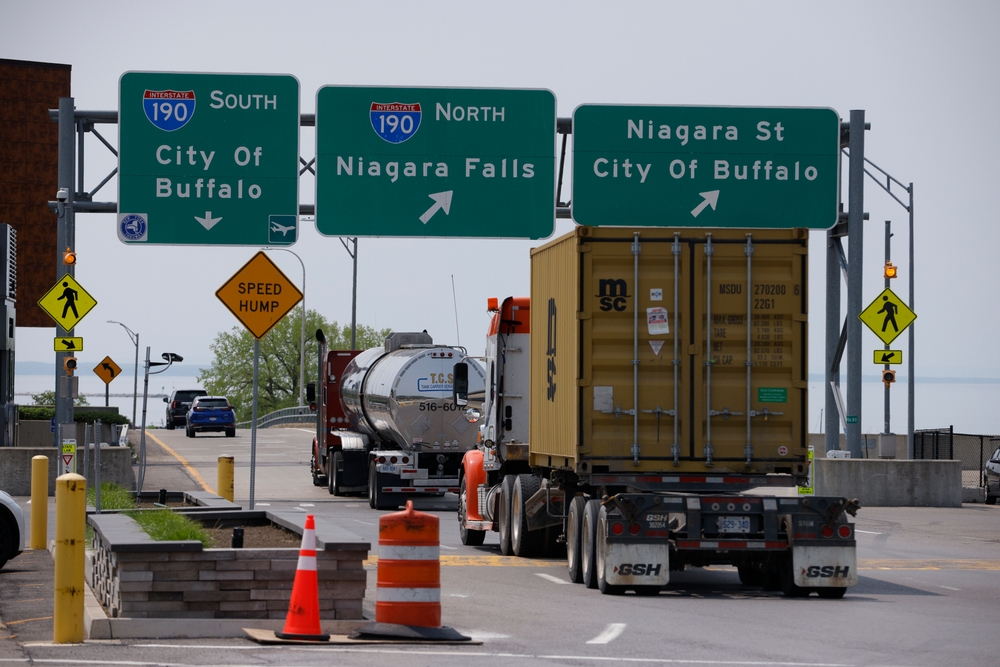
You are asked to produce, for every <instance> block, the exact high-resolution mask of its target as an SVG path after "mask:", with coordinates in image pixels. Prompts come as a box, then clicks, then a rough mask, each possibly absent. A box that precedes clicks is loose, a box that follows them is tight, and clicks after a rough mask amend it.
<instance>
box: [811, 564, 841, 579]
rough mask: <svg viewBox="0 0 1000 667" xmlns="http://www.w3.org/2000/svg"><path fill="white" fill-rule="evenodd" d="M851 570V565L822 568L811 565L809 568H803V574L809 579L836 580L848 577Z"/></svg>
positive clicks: (825, 566)
mask: <svg viewBox="0 0 1000 667" xmlns="http://www.w3.org/2000/svg"><path fill="white" fill-rule="evenodd" d="M850 571H851V568H850V566H849V565H845V566H843V567H841V566H839V565H837V566H834V565H824V566H823V567H820V566H819V565H810V566H809V567H808V568H805V567H804V568H802V574H804V575H805V576H806V577H808V578H809V579H817V578H818V579H835V578H837V577H846V576H847V575H848V573H850Z"/></svg>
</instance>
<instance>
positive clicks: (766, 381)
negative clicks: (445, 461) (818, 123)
mask: <svg viewBox="0 0 1000 667" xmlns="http://www.w3.org/2000/svg"><path fill="white" fill-rule="evenodd" d="M807 242H808V231H807V230H800V229H785V230H771V229H769V230H750V229H744V230H705V229H698V230H668V229H652V228H643V229H627V228H612V227H579V228H577V229H576V230H575V231H573V232H571V233H570V234H568V235H565V236H563V237H560V238H558V239H556V240H553V241H551V242H549V243H548V244H546V245H543V246H542V247H540V248H536V249H533V250H532V254H531V297H530V298H527V297H511V298H507V299H504V300H503V301H502V302H501V301H500V300H498V299H490V302H489V304H488V310H489V312H490V313H491V315H492V319H491V324H490V329H489V333H488V336H487V344H486V353H485V357H484V358H483V360H484V362H485V367H486V377H488V378H489V384H488V385H487V387H486V395H485V397H484V403H483V405H482V413H483V418H482V421H481V422H480V424H479V431H480V443H479V445H478V446H477V448H476V449H473V450H470V451H469V452H467V453H466V454H465V456H464V459H463V462H462V480H461V481H460V489H461V494H460V497H459V511H458V523H459V531H460V535H461V538H462V542H463V543H465V544H472V545H479V544H482V543H483V541H484V539H485V536H486V534H487V533H489V532H496V533H498V537H499V542H500V551H501V553H503V554H504V555H508V554H513V555H515V556H534V555H538V554H540V553H543V552H549V553H551V552H552V551H553V549H555V548H561V547H562V546H563V545H564V547H565V552H566V561H567V566H568V569H569V577H570V579H571V580H572V581H573V582H575V583H584V584H586V586H587V587H589V588H599V589H600V591H601V592H602V593H605V594H621V593H623V592H626V591H628V590H632V591H634V592H635V593H636V594H639V595H655V594H656V593H658V592H659V591H660V590H662V588H663V587H664V586H666V585H667V584H668V583H669V581H670V573H671V572H672V571H679V570H683V569H685V568H686V567H706V566H711V565H720V564H724V565H731V566H735V567H736V568H737V570H738V573H739V577H740V580H741V581H742V582H743V583H744V584H746V585H750V586H762V587H764V588H765V589H771V590H777V589H780V590H782V591H783V592H784V593H785V594H786V595H788V596H803V595H808V594H810V593H813V592H815V593H817V594H818V595H819V596H820V597H824V598H839V597H842V596H843V595H844V593H845V591H846V590H847V588H848V587H850V586H854V585H856V583H857V555H856V543H855V536H854V526H853V524H852V523H850V522H849V521H848V519H847V515H848V514H851V515H853V514H854V512H855V511H856V510H857V507H858V505H857V502H856V501H854V500H848V499H846V498H838V497H819V496H814V495H809V493H811V489H808V486H806V485H809V479H810V477H809V475H810V465H811V462H812V453H811V451H810V450H809V449H808V447H807V430H806V423H807V405H808V403H807V400H806V390H807V380H808V370H807V363H806V361H807V345H806V335H807V332H808V329H807V305H808V299H807V294H806V284H807V283H806V279H807V275H808V269H807V259H808V253H807ZM454 374H455V387H456V391H455V403H456V405H457V406H459V407H461V408H463V409H466V410H468V412H469V413H470V414H476V413H477V412H479V410H478V409H477V408H476V407H475V406H472V404H471V402H470V400H469V399H470V398H471V397H467V396H465V395H464V394H463V392H462V391H461V388H462V386H463V383H464V377H465V375H466V374H468V375H469V377H470V378H472V379H475V378H478V371H477V370H476V366H475V365H473V364H471V363H468V361H466V362H460V363H459V364H458V365H456V367H455V370H454Z"/></svg>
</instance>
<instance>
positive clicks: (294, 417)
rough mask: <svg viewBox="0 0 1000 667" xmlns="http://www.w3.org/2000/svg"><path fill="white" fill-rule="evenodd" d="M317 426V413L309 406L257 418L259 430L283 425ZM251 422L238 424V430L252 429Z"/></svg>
mask: <svg viewBox="0 0 1000 667" xmlns="http://www.w3.org/2000/svg"><path fill="white" fill-rule="evenodd" d="M306 423H308V424H315V423H316V413H315V412H313V411H312V410H310V409H309V406H308V405H306V406H302V407H298V406H296V407H294V408H282V409H281V410H275V411H274V412H269V413H267V414H266V415H264V416H262V417H258V418H257V428H270V427H272V426H282V425H283V424H306ZM250 425H251V421H249V420H248V421H245V422H237V423H236V428H250Z"/></svg>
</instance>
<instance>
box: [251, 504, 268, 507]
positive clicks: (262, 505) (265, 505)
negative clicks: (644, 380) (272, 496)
mask: <svg viewBox="0 0 1000 667" xmlns="http://www.w3.org/2000/svg"><path fill="white" fill-rule="evenodd" d="M254 505H260V506H261V507H270V506H271V503H254Z"/></svg>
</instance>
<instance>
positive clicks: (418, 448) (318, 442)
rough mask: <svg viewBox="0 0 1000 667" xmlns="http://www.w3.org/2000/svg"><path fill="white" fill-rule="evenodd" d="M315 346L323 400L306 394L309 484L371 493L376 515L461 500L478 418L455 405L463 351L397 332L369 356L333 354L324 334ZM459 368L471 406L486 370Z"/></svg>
mask: <svg viewBox="0 0 1000 667" xmlns="http://www.w3.org/2000/svg"><path fill="white" fill-rule="evenodd" d="M316 339H317V341H319V365H318V371H319V374H318V376H317V377H318V378H319V395H318V396H317V395H316V393H317V392H316V386H315V385H312V386H310V387H308V389H307V390H308V393H309V401H310V402H311V403H312V402H316V403H317V404H318V405H317V410H318V418H317V424H316V435H315V436H314V438H313V442H312V456H311V461H310V468H311V471H312V479H313V484H315V485H317V486H323V485H326V486H327V488H328V490H329V492H330V493H331V494H333V495H336V496H341V495H346V494H352V493H367V495H368V504H369V505H370V506H371V507H372V508H375V509H395V508H397V507H399V506H400V505H403V504H405V503H406V500H407V498H411V497H417V496H440V495H443V494H445V493H449V492H450V493H457V492H458V490H459V488H458V483H459V468H460V465H461V461H462V456H463V455H464V454H465V452H467V451H468V450H469V449H471V448H473V447H475V445H476V437H477V433H478V429H477V423H476V422H477V421H478V420H479V416H478V415H476V414H475V412H474V411H472V410H467V411H466V412H468V413H469V414H466V412H463V411H461V410H459V409H458V408H457V407H456V406H455V404H454V402H453V400H452V375H451V373H452V368H453V366H454V364H455V362H456V361H458V360H460V359H462V358H464V357H465V356H466V350H465V349H464V348H461V347H451V346H446V345H435V344H434V342H433V340H432V338H431V336H430V335H428V334H427V333H426V332H422V333H393V334H390V335H389V337H387V338H386V340H385V345H384V346H383V347H378V348H372V349H370V350H365V351H358V350H328V349H327V345H326V338H325V336H324V335H323V332H322V331H321V330H320V331H317V332H316ZM463 370H465V371H466V373H467V376H468V377H469V383H468V387H469V391H470V394H471V396H472V401H473V403H475V401H476V400H477V397H478V400H481V397H482V393H483V391H484V388H485V375H484V372H483V369H482V367H481V366H479V365H478V364H475V363H472V364H467V365H466V366H465V367H463ZM317 399H318V400H317Z"/></svg>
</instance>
